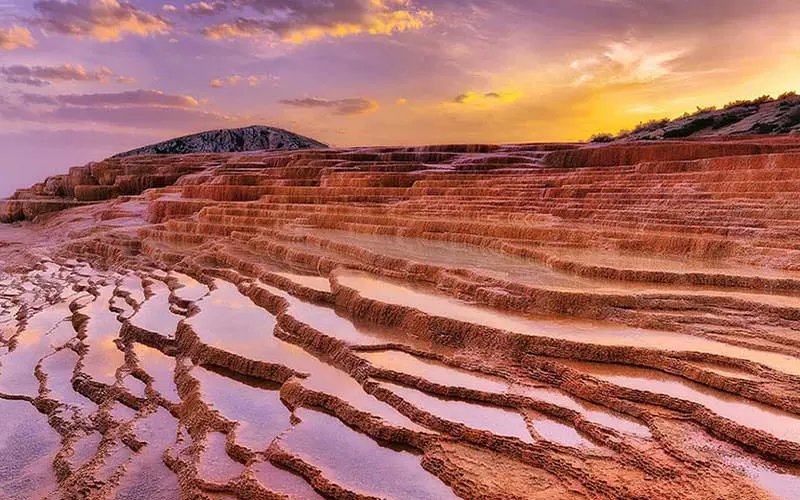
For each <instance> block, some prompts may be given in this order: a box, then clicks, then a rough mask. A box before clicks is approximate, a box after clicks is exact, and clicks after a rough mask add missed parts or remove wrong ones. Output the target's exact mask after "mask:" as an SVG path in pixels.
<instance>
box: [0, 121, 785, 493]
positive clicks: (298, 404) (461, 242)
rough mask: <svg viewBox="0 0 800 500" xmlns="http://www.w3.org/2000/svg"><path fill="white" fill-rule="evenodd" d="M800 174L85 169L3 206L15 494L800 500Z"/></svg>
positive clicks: (300, 165) (745, 152) (253, 161)
mask: <svg viewBox="0 0 800 500" xmlns="http://www.w3.org/2000/svg"><path fill="white" fill-rule="evenodd" d="M798 192H800V136H763V137H747V138H726V139H724V140H715V139H708V140H687V141H658V142H641V143H630V142H629V143H623V144H611V145H583V144H519V145H504V146H495V145H468V146H464V145H454V146H427V147H408V148H351V149H326V150H304V151H294V152H292V151H279V152H251V153H228V154H192V155H179V156H158V157H156V156H142V157H130V158H117V159H109V160H104V161H102V162H97V163H93V164H90V165H88V166H85V167H75V168H72V169H70V171H69V173H68V174H67V175H63V176H56V177H52V178H49V179H47V180H46V181H45V182H43V183H42V184H38V185H36V186H33V187H32V188H30V189H26V190H20V191H18V192H17V194H16V195H15V196H14V197H13V198H12V199H9V200H6V201H0V217H2V219H3V220H4V221H6V222H10V224H6V225H0V264H2V268H3V269H4V271H3V272H2V273H0V307H2V309H0V410H2V414H3V415H9V416H11V418H6V419H2V420H3V421H2V422H0V497H9V498H41V497H48V498H177V497H179V496H180V497H182V498H233V497H238V498H281V497H292V498H313V497H330V498H437V499H438V498H447V497H462V498H543V499H544V498H548V499H550V498H626V499H627V498H641V499H649V498H675V499H678V498H680V499H695V498H696V499H708V498H719V499H723V498H724V499H753V498H764V499H767V498H800V334H799V333H798V330H800V253H799V252H800V247H798V243H797V235H798V231H800V224H798V222H797V221H798V220H800V197H798ZM34 445H35V446H34ZM20 450H25V454H24V459H23V460H17V459H16V458H15V457H17V456H20V455H19V454H20V453H21V451H20ZM9 464H12V465H9Z"/></svg>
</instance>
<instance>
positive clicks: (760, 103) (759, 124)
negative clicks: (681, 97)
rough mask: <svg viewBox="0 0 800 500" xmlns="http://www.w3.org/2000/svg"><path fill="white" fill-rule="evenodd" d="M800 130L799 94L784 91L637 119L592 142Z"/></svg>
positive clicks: (597, 137)
mask: <svg viewBox="0 0 800 500" xmlns="http://www.w3.org/2000/svg"><path fill="white" fill-rule="evenodd" d="M793 132H800V96H798V95H797V94H796V93H794V92H787V93H786V94H783V95H781V96H780V97H778V98H772V97H770V96H766V95H765V96H761V97H759V98H756V99H753V100H750V101H734V102H731V103H728V104H727V105H725V106H723V107H722V108H719V109H718V108H716V107H710V108H700V107H698V108H697V111H695V112H694V113H686V114H684V115H683V116H681V117H679V118H676V119H668V118H664V119H661V120H652V121H649V122H647V123H640V124H639V125H637V126H636V127H635V128H634V129H633V130H623V131H621V132H619V133H618V134H617V135H612V134H598V135H595V136H594V137H592V139H591V140H592V142H612V141H640V140H659V139H684V138H689V137H721V136H733V135H762V134H788V133H793Z"/></svg>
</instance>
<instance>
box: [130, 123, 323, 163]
mask: <svg viewBox="0 0 800 500" xmlns="http://www.w3.org/2000/svg"><path fill="white" fill-rule="evenodd" d="M327 147H328V146H327V145H325V144H323V143H321V142H318V141H315V140H314V139H309V138H308V137H304V136H302V135H298V134H294V133H292V132H289V131H287V130H283V129H280V128H274V127H265V126H262V125H252V126H250V127H243V128H229V129H220V130H208V131H206V132H200V133H198V134H191V135H185V136H183V137H176V138H175V139H170V140H167V141H164V142H159V143H158V144H151V145H149V146H144V147H141V148H136V149H133V150H131V151H126V152H124V153H119V154H117V155H115V156H114V158H124V157H126V156H140V155H174V154H187V153H232V152H237V151H258V150H264V149H290V150H294V149H315V148H327Z"/></svg>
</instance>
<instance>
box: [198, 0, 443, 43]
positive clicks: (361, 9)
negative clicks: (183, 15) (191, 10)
mask: <svg viewBox="0 0 800 500" xmlns="http://www.w3.org/2000/svg"><path fill="white" fill-rule="evenodd" d="M339 4H342V5H339ZM251 6H252V7H253V8H255V9H256V10H258V11H259V12H262V13H264V14H266V15H267V17H266V18H265V19H248V18H243V17H239V18H237V19H235V20H233V21H230V22H225V23H220V24H214V25H211V26H208V27H206V28H204V29H203V30H202V33H203V34H204V35H205V36H207V37H208V38H211V39H213V40H220V39H227V38H246V37H258V36H266V37H275V38H276V39H279V40H281V41H283V42H286V43H292V44H301V43H306V42H309V41H313V40H318V39H321V38H324V37H332V38H342V37H346V36H352V35H359V34H365V33H366V34H370V35H391V34H393V33H401V32H404V31H408V30H415V29H420V28H422V27H423V26H425V25H427V24H429V23H430V22H431V21H432V20H433V12H431V11H429V10H421V9H416V8H414V7H413V6H412V3H411V0H361V1H353V2H341V1H339V2H338V3H337V1H336V0H334V1H332V2H330V3H320V4H311V5H309V4H307V3H302V2H289V4H287V6H286V7H285V9H283V10H281V9H278V8H276V7H275V6H274V4H273V3H270V2H266V1H265V0H256V1H255V2H251ZM287 10H288V12H289V14H288V17H287V14H286V11H287ZM275 19H279V20H275Z"/></svg>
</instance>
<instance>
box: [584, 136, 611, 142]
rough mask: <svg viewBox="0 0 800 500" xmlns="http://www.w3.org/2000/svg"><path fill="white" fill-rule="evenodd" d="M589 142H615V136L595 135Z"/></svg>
mask: <svg viewBox="0 0 800 500" xmlns="http://www.w3.org/2000/svg"><path fill="white" fill-rule="evenodd" d="M589 142H614V136H613V135H611V134H595V135H593V136H592V138H591V139H589Z"/></svg>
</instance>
